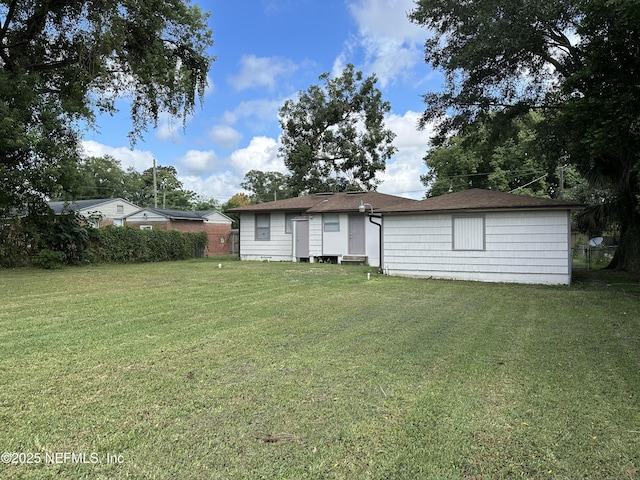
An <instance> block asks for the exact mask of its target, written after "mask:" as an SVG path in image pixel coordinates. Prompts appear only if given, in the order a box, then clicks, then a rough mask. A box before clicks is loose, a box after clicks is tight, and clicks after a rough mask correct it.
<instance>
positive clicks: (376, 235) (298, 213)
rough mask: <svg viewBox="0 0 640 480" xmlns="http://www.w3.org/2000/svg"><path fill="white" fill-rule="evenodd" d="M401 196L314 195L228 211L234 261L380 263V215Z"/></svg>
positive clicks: (364, 194)
mask: <svg viewBox="0 0 640 480" xmlns="http://www.w3.org/2000/svg"><path fill="white" fill-rule="evenodd" d="M405 202H411V200H409V199H407V198H404V197H397V196H394V195H386V194H383V193H378V192H341V193H318V194H313V195H305V196H301V197H295V198H287V199H284V200H277V201H274V202H267V203H260V204H257V205H248V206H245V207H238V208H233V209H229V210H228V211H227V212H228V213H234V214H237V215H238V216H239V219H240V259H241V260H271V261H309V262H315V261H326V262H335V263H345V262H351V261H355V262H359V263H367V264H369V265H372V266H379V265H380V247H381V243H380V238H381V218H380V216H379V215H377V214H376V213H375V212H376V211H377V210H378V209H381V208H388V207H391V206H393V205H397V204H400V203H405Z"/></svg>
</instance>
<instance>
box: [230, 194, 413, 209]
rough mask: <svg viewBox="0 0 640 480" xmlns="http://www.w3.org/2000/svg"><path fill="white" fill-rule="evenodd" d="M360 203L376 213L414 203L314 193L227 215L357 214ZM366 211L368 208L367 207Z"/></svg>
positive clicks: (393, 198) (386, 197) (383, 197)
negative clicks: (283, 212) (263, 213)
mask: <svg viewBox="0 0 640 480" xmlns="http://www.w3.org/2000/svg"><path fill="white" fill-rule="evenodd" d="M360 202H364V203H368V204H369V205H371V206H372V207H373V209H374V211H377V210H378V209H381V208H387V207H390V206H392V205H397V204H399V203H404V202H416V200H410V199H408V198H404V197H397V196H395V195H387V194H385V193H378V192H338V193H316V194H313V195H304V196H301V197H294V198H287V199H284V200H277V201H274V202H266V203H259V204H256V205H247V206H245V207H237V208H231V209H229V210H227V212H228V213H245V212H246V213H250V212H277V211H287V212H300V213H303V212H305V213H338V212H357V211H358V207H359V206H360ZM367 211H369V207H368V206H367Z"/></svg>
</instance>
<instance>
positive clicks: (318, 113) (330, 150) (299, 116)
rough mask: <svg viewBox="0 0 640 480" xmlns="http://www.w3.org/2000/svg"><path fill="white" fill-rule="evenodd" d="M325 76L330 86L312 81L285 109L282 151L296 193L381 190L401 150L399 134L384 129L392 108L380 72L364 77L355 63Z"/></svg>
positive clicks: (283, 108)
mask: <svg viewBox="0 0 640 480" xmlns="http://www.w3.org/2000/svg"><path fill="white" fill-rule="evenodd" d="M320 80H321V81H322V82H324V86H318V85H312V86H311V87H309V88H308V89H307V91H304V92H300V93H299V94H298V98H297V99H296V100H287V101H286V102H285V103H284V105H283V106H282V108H281V109H280V125H281V127H282V130H283V135H282V146H281V148H280V152H279V153H280V156H281V157H283V158H284V162H285V165H286V166H287V168H288V169H289V170H290V172H291V188H292V193H293V194H294V195H298V194H300V193H314V192H321V191H328V190H333V191H344V190H363V189H365V190H368V189H375V187H376V186H377V185H378V183H379V181H378V180H377V179H376V173H377V172H379V171H384V169H385V165H386V161H387V160H388V159H389V158H391V156H392V155H393V154H394V153H395V151H396V149H395V147H394V146H393V144H392V142H393V139H394V137H395V134H394V133H393V132H391V131H390V130H387V129H385V127H384V115H385V114H386V113H387V112H389V110H390V109H391V107H390V105H389V103H388V102H385V101H383V100H382V93H381V92H380V90H379V89H378V88H376V86H375V85H376V82H377V79H376V77H375V75H372V76H370V77H367V78H363V74H362V72H356V71H355V68H354V66H353V65H351V64H349V65H347V67H346V68H345V70H344V71H343V73H342V75H341V76H340V77H336V78H330V76H329V73H325V74H323V75H321V76H320Z"/></svg>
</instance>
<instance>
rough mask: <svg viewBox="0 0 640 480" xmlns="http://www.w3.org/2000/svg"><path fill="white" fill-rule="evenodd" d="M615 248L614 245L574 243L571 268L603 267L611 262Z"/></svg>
mask: <svg viewBox="0 0 640 480" xmlns="http://www.w3.org/2000/svg"><path fill="white" fill-rule="evenodd" d="M617 248H618V247H617V246H616V245H611V246H607V245H598V246H597V247H592V246H590V245H588V244H587V245H576V246H575V247H574V248H573V268H584V269H594V270H595V269H599V268H604V267H606V266H607V265H609V263H610V262H611V259H612V258H613V256H614V255H615V253H616V249H617Z"/></svg>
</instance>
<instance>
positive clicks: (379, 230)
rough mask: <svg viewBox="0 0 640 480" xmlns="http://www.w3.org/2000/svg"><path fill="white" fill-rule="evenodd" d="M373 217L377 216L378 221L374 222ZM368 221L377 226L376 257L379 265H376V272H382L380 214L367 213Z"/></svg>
mask: <svg viewBox="0 0 640 480" xmlns="http://www.w3.org/2000/svg"><path fill="white" fill-rule="evenodd" d="M374 218H379V219H380V223H376V222H374V221H373V219H374ZM369 221H370V222H371V223H373V224H374V225H376V226H377V227H378V258H379V259H380V260H379V263H380V265H378V273H382V272H384V269H383V268H382V265H383V263H382V215H374V214H372V213H370V214H369Z"/></svg>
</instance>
